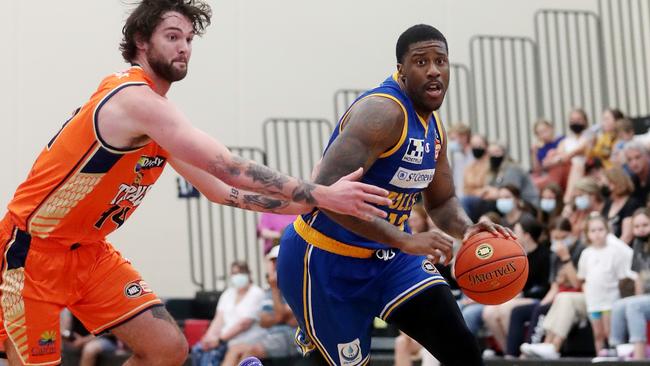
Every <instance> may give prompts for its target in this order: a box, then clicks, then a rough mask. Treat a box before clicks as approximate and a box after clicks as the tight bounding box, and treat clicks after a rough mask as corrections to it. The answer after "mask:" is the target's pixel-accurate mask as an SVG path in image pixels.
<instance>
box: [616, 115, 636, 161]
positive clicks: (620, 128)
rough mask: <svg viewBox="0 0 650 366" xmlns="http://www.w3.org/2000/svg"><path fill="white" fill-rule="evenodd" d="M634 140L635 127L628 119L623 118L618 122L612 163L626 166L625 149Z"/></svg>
mask: <svg viewBox="0 0 650 366" xmlns="http://www.w3.org/2000/svg"><path fill="white" fill-rule="evenodd" d="M633 139H634V125H633V124H632V121H630V120H629V119H627V118H622V119H619V120H617V121H616V141H614V148H613V150H612V158H611V160H612V162H614V164H616V165H623V164H625V154H624V153H623V148H624V147H625V144H627V143H628V142H631V141H632V140H633Z"/></svg>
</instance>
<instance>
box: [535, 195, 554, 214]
mask: <svg viewBox="0 0 650 366" xmlns="http://www.w3.org/2000/svg"><path fill="white" fill-rule="evenodd" d="M555 204H556V202H555V200H554V199H552V198H542V199H541V200H540V201H539V208H541V209H542V211H544V212H546V213H551V212H553V210H555Z"/></svg>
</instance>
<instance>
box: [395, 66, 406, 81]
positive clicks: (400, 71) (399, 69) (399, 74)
mask: <svg viewBox="0 0 650 366" xmlns="http://www.w3.org/2000/svg"><path fill="white" fill-rule="evenodd" d="M402 68H403V66H402V64H401V63H398V64H397V78H398V79H399V80H401V81H404V80H405V79H406V77H405V76H404V74H402Z"/></svg>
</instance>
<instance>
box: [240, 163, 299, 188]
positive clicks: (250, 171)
mask: <svg viewBox="0 0 650 366" xmlns="http://www.w3.org/2000/svg"><path fill="white" fill-rule="evenodd" d="M245 174H246V175H247V176H249V177H251V178H252V179H253V182H261V183H262V184H263V185H264V186H265V187H267V188H271V187H273V188H276V189H277V190H278V191H282V188H284V185H285V184H286V183H287V182H288V181H289V179H288V178H287V177H285V176H284V175H282V174H280V173H278V172H275V171H273V170H271V169H269V168H267V167H265V166H262V165H257V164H250V165H249V166H248V167H247V169H246V173H245Z"/></svg>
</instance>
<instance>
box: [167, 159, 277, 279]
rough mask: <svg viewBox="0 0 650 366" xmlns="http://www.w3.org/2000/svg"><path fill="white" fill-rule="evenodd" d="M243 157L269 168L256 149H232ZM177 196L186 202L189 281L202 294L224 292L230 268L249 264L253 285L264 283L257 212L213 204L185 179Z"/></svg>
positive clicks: (180, 179) (180, 180)
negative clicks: (237, 261) (237, 263)
mask: <svg viewBox="0 0 650 366" xmlns="http://www.w3.org/2000/svg"><path fill="white" fill-rule="evenodd" d="M230 150H231V151H232V152H233V153H235V154H237V155H240V156H242V157H245V158H248V159H250V160H254V161H256V162H258V163H261V164H266V154H265V153H264V151H263V150H262V149H260V148H256V147H231V148H230ZM177 182H178V192H179V194H178V196H179V198H182V199H185V200H186V205H187V227H188V243H189V254H190V278H191V281H192V283H193V284H195V285H196V286H198V287H199V289H200V290H201V291H221V290H223V289H225V287H226V282H225V280H226V279H227V278H228V275H229V270H230V264H231V263H232V262H233V261H235V260H243V261H245V262H246V263H248V265H249V267H250V270H251V276H252V278H253V281H255V282H256V283H258V284H261V283H263V276H264V274H265V273H264V265H263V264H264V263H263V262H264V258H263V256H262V244H261V241H260V240H259V239H258V236H257V222H258V221H257V220H258V215H257V213H256V212H252V211H246V210H241V209H237V208H233V207H229V206H225V205H219V204H214V203H212V202H209V201H208V200H207V199H205V198H204V197H203V196H201V194H200V193H199V192H198V191H197V190H196V189H195V188H194V187H192V185H191V184H189V183H188V182H187V181H185V180H184V179H183V178H181V177H179V178H177Z"/></svg>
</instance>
